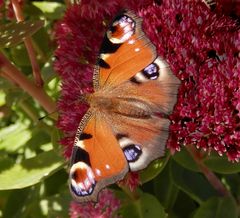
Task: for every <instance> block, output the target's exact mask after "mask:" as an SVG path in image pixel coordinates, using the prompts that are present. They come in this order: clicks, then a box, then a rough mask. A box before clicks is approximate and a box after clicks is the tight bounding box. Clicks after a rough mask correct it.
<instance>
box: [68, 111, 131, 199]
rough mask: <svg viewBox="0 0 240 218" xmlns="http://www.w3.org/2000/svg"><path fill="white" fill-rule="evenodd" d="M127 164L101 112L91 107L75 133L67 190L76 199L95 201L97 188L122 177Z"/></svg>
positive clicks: (126, 169)
mask: <svg viewBox="0 0 240 218" xmlns="http://www.w3.org/2000/svg"><path fill="white" fill-rule="evenodd" d="M128 170H129V169H128V164H127V161H126V159H125V156H124V154H123V152H122V150H121V148H120V147H119V144H118V141H117V139H116V138H115V136H114V135H113V134H112V129H111V128H110V126H109V125H108V124H107V123H106V121H105V120H104V118H103V117H102V116H98V115H97V114H96V113H93V114H92V113H91V112H90V111H89V112H88V113H87V114H85V116H84V118H83V119H82V121H81V123H80V126H79V130H78V133H77V135H76V139H75V143H74V147H73V153H72V159H71V168H70V184H69V185H70V190H71V193H72V196H73V197H74V198H75V199H76V200H78V201H81V202H83V201H89V200H91V201H96V200H97V194H98V192H99V190H101V189H102V188H103V187H105V186H106V185H108V184H112V183H114V182H116V181H118V180H120V179H122V178H123V177H124V175H125V174H126V173H127V172H128Z"/></svg>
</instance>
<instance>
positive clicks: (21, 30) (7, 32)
mask: <svg viewBox="0 0 240 218" xmlns="http://www.w3.org/2000/svg"><path fill="white" fill-rule="evenodd" d="M43 25H44V22H43V21H41V20H36V21H30V20H29V21H22V22H12V23H8V24H5V25H2V26H0V48H9V47H12V46H15V45H17V44H18V43H20V42H22V41H23V39H25V38H26V37H29V36H31V35H33V34H34V33H35V32H36V31H37V30H39V29H40V28H41V27H42V26H43Z"/></svg>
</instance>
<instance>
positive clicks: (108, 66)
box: [94, 11, 156, 90]
mask: <svg viewBox="0 0 240 218" xmlns="http://www.w3.org/2000/svg"><path fill="white" fill-rule="evenodd" d="M141 24H142V21H141V19H140V18H139V17H137V16H136V15H135V14H133V13H132V12H130V11H127V12H125V13H124V14H123V15H120V16H117V17H116V18H115V21H113V23H112V25H111V27H110V28H109V30H108V31H107V33H106V35H105V37H104V40H103V44H102V47H101V49H100V57H99V59H98V65H97V66H96V69H95V73H94V87H95V90H98V89H100V88H102V87H103V86H104V87H108V86H117V85H119V84H121V83H122V82H125V81H127V80H128V79H130V78H131V77H132V76H134V75H135V74H136V73H137V72H138V71H140V70H142V69H143V68H144V67H146V66H147V65H149V64H150V63H151V62H152V61H153V60H154V59H155V58H156V49H155V47H154V46H153V44H152V43H151V42H150V40H149V39H148V38H147V37H146V36H145V34H144V32H143V31H142V30H141Z"/></svg>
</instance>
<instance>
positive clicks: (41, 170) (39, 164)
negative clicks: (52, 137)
mask: <svg viewBox="0 0 240 218" xmlns="http://www.w3.org/2000/svg"><path fill="white" fill-rule="evenodd" d="M63 164H64V160H63V159H62V158H61V157H59V156H58V155H57V154H56V153H55V152H54V151H48V152H43V153H41V154H39V155H38V156H36V157H34V158H30V159H27V160H24V161H22V163H20V164H15V165H13V166H12V167H9V168H8V169H6V167H5V168H4V169H2V166H0V172H1V173H0V190H8V189H19V188H24V187H28V186H31V185H34V184H36V183H38V182H40V181H42V180H43V179H45V178H46V177H48V176H49V175H51V174H52V173H54V172H56V171H57V170H59V169H61V168H62V166H63Z"/></svg>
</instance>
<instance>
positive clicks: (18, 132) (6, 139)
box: [0, 124, 31, 152]
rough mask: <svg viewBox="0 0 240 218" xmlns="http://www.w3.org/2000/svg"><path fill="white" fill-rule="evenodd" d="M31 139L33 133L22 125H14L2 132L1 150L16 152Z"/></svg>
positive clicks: (0, 137) (0, 132) (0, 136)
mask: <svg viewBox="0 0 240 218" xmlns="http://www.w3.org/2000/svg"><path fill="white" fill-rule="evenodd" d="M30 138H31V132H30V130H28V129H27V128H26V126H24V125H22V124H14V125H11V126H9V127H7V128H4V129H3V130H1V131H0V140H1V141H0V150H5V151H8V152H15V151H16V150H18V149H19V148H20V147H22V146H24V145H25V144H26V142H27V141H28V140H29V139H30Z"/></svg>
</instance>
